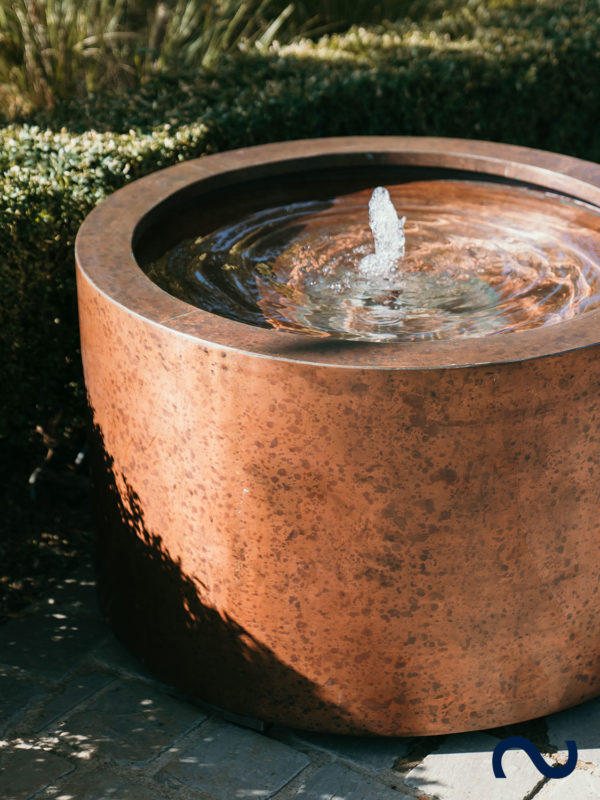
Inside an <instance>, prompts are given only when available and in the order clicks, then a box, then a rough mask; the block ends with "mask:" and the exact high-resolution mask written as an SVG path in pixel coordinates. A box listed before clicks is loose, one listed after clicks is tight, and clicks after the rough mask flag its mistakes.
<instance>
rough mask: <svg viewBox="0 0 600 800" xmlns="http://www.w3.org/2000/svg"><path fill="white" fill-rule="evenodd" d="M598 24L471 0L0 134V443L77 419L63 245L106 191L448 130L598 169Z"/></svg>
mask: <svg viewBox="0 0 600 800" xmlns="http://www.w3.org/2000/svg"><path fill="white" fill-rule="evenodd" d="M599 17H600V14H599V6H598V2H596V0H588V2H579V0H577V2H575V0H566V2H560V3H559V2H556V0H552V1H551V2H548V0H542V2H536V3H517V4H514V3H511V2H509V0H505V2H504V3H501V2H488V3H483V2H479V3H472V2H471V3H469V4H467V5H466V6H465V7H463V8H462V9H460V10H459V11H456V12H453V13H446V14H444V15H443V16H442V17H441V18H440V19H438V20H433V21H428V22H424V23H422V24H419V25H417V24H416V23H411V22H409V21H405V22H402V23H397V24H395V25H387V26H386V27H380V28H369V29H363V28H355V29H352V30H350V31H349V32H348V33H346V34H343V35H342V34H340V35H335V36H330V37H325V38H323V39H321V40H319V41H317V42H310V41H305V42H300V43H298V44H294V45H289V46H286V47H274V48H271V49H270V50H269V52H267V53H259V52H257V51H252V52H249V53H245V54H240V55H239V56H236V57H228V58H227V59H224V60H222V61H221V62H220V63H219V65H218V67H217V68H216V69H214V70H212V71H210V72H203V73H202V74H198V75H194V74H184V75H179V76H162V77H157V78H156V79H154V80H152V81H151V82H149V83H148V84H146V85H145V86H144V87H142V89H141V90H139V91H138V92H129V93H126V94H123V95H121V96H119V97H89V98H88V100H87V101H86V102H85V103H83V104H82V103H78V104H73V105H68V104H67V105H63V106H61V107H58V108H56V109H55V110H54V111H53V112H52V113H51V114H49V113H44V114H42V113H40V114H37V115H35V116H32V117H30V118H28V119H23V120H20V121H19V122H13V123H10V124H8V123H7V124H5V125H4V127H2V128H0V175H1V177H0V252H1V253H2V262H1V263H0V307H1V308H2V312H1V316H2V327H1V329H0V360H1V363H2V364H3V366H4V383H5V386H6V387H7V391H5V392H3V393H2V402H1V404H0V436H2V435H9V436H10V437H11V438H19V437H20V438H22V437H23V435H24V434H26V433H27V432H30V431H31V430H33V428H34V426H35V424H36V423H38V424H42V425H43V424H44V423H45V422H46V420H47V419H49V418H50V417H51V416H54V414H55V413H56V412H57V411H59V410H63V411H64V412H65V419H69V418H72V417H73V415H77V414H79V413H81V411H82V408H83V389H82V383H81V372H80V365H79V353H78V339H77V322H76V306H75V296H74V281H73V275H74V269H73V258H72V246H73V241H74V238H75V235H76V232H77V229H78V228H79V225H80V224H81V222H82V220H83V218H84V217H85V215H86V214H87V213H88V212H89V211H90V210H91V209H92V208H93V206H94V205H96V204H97V203H98V202H99V201H100V200H101V199H102V198H103V197H104V196H106V194H108V193H110V192H112V191H114V190H115V189H116V188H118V187H120V186H122V185H123V184H125V183H126V182H128V181H130V180H133V179H135V178H137V177H140V176H142V175H144V174H146V173H148V172H151V171H154V170H156V169H160V168H162V167H165V166H168V165H170V164H173V163H175V162H177V161H182V160H185V159H188V158H193V157H196V156H201V155H204V154H207V153H211V152H215V151H219V150H224V149H229V148H233V147H239V146H248V145H252V144H259V143H263V142H268V141H278V140H284V139H294V138H303V137H313V136H338V135H356V134H407V135H409V134H412V135H430V136H459V137H465V138H479V139H488V140H493V141H502V142H512V143H519V144H522V145H528V146H532V147H539V148H542V149H548V150H554V151H558V152H563V153H567V154H570V155H575V156H579V157H582V158H587V159H590V160H595V161H600V51H599V48H598V42H599V41H600V19H599Z"/></svg>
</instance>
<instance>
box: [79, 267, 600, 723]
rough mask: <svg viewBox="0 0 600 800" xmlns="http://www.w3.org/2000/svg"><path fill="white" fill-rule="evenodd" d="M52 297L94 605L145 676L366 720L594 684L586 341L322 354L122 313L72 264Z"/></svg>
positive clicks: (575, 698)
mask: <svg viewBox="0 0 600 800" xmlns="http://www.w3.org/2000/svg"><path fill="white" fill-rule="evenodd" d="M78 296H79V305H80V322H81V340H82V354H83V360H84V369H85V381H86V386H87V391H88V399H89V406H90V413H91V435H92V441H91V444H92V447H91V451H92V458H93V477H94V482H95V488H96V499H97V506H98V514H99V516H98V526H99V531H98V569H99V585H100V592H101V603H102V608H103V610H104V613H105V614H106V617H107V619H108V620H109V621H110V623H111V625H112V626H113V628H114V629H115V631H116V632H117V634H118V635H119V636H120V637H121V638H122V639H123V640H125V641H126V642H127V643H128V645H129V646H130V647H132V648H133V650H134V651H135V652H137V654H138V655H139V656H140V657H141V658H142V659H143V660H145V661H146V662H147V663H148V664H149V665H150V666H151V667H152V668H154V669H155V670H156V671H157V672H158V673H159V674H160V675H161V676H162V677H163V678H165V679H167V680H169V681H172V682H174V683H175V684H176V685H178V686H180V687H182V688H183V689H185V690H187V691H189V692H191V693H192V694H195V695H197V696H199V697H201V698H203V699H205V700H207V701H209V702H211V703H214V704H217V705H219V706H222V707H224V708H228V709H231V710H234V711H236V712H238V713H243V714H246V715H249V716H254V717H258V718H261V719H264V720H267V721H274V722H280V723H283V724H287V725H293V726H297V727H300V728H305V729H315V730H324V731H331V732H346V733H359V732H363V733H373V734H385V735H413V734H415V735H416V734H437V733H445V732H448V731H450V730H453V731H458V730H468V729H476V728H480V729H481V728H489V727H493V726H498V725H502V724H505V723H508V722H514V721H516V720H519V719H528V718H531V717H537V716H540V715H543V714H546V713H550V712H553V711H555V710H557V709H559V708H563V707H567V706H569V705H573V704H574V703H577V702H579V701H583V700H585V699H588V698H589V697H592V696H594V695H597V694H598V693H599V692H600V648H599V647H598V644H599V642H600V613H599V612H600V598H599V596H598V586H599V584H600V559H599V558H598V551H599V544H598V542H599V527H600V516H599V514H598V507H599V500H600V474H599V472H600V470H599V464H600V440H599V437H598V419H599V400H598V397H599V393H598V387H599V383H600V359H599V353H598V348H597V347H587V348H582V349H579V350H573V351H571V352H566V353H561V354H559V355H553V356H547V357H543V358H536V359H530V360H524V361H516V362H513V363H503V364H496V365H492V366H487V365H483V366H476V367H460V368H439V369H437V368H429V369H390V368H382V369H378V368H350V367H340V366H327V365H323V364H311V363H302V362H300V361H291V360H285V359H278V358H272V357H266V356H261V355H255V354H252V353H249V352H245V351H244V350H243V349H236V348H227V347H224V346H220V345H214V344H210V343H208V342H206V341H202V340H200V339H197V338H195V337H194V336H191V335H186V334H185V333H184V332H181V331H174V330H172V329H170V328H169V327H167V326H164V325H161V324H157V323H155V322H151V321H149V320H145V319H143V318H142V317H141V316H139V315H137V314H135V313H132V312H131V311H130V310H128V309H127V308H125V307H123V306H122V305H120V304H118V303H116V302H114V301H113V300H111V299H109V298H108V297H107V296H106V295H105V294H104V293H103V292H101V291H99V290H98V289H97V288H96V287H95V286H94V284H93V283H91V282H90V281H89V279H88V278H87V277H86V276H85V275H84V274H83V273H82V272H81V271H79V273H78ZM382 346H383V347H385V345H382Z"/></svg>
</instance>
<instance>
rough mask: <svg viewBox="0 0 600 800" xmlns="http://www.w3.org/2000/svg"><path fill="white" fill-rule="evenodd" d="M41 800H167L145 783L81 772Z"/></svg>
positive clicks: (109, 775) (43, 795)
mask: <svg viewBox="0 0 600 800" xmlns="http://www.w3.org/2000/svg"><path fill="white" fill-rule="evenodd" d="M36 800H38V799H37V798H36ZM40 800H165V797H164V795H163V794H161V793H156V792H154V791H152V790H151V789H148V787H147V785H146V783H145V782H139V783H133V782H132V781H129V780H126V779H125V778H123V777H121V776H119V775H112V774H108V775H107V774H105V773H104V772H102V773H98V772H83V773H81V772H80V773H78V774H75V775H74V776H72V777H71V776H69V777H67V778H66V780H65V782H64V783H61V785H60V788H52V789H51V790H48V791H47V792H45V793H44V794H42V795H41V796H40Z"/></svg>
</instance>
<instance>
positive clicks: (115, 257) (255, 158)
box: [75, 136, 600, 370]
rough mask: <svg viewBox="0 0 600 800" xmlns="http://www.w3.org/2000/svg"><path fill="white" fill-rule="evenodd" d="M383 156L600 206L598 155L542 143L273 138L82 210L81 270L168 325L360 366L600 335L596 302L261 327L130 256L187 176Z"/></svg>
mask: <svg viewBox="0 0 600 800" xmlns="http://www.w3.org/2000/svg"><path fill="white" fill-rule="evenodd" d="M385 164H390V165H392V164H393V165H402V166H411V167H436V168H442V169H457V170H464V171H470V172H474V173H480V174H481V175H482V177H485V176H486V175H488V176H496V177H500V178H505V179H508V180H511V181H520V182H524V183H531V184H535V185H537V186H539V187H540V188H541V189H542V190H547V191H551V192H556V193H559V194H563V195H568V196H570V197H572V198H575V199H579V200H582V201H584V202H586V203H590V204H591V205H594V206H598V207H600V165H598V164H594V163H592V162H588V161H583V160H581V159H577V158H574V157H572V156H564V155H559V154H556V153H551V152H547V151H543V150H536V149H532V148H527V147H521V146H517V145H508V144H501V143H496V142H485V141H481V140H470V139H449V138H433V137H405V136H363V137H335V138H325V139H304V140H295V141H288V142H276V143H272V144H266V145H257V146H253V147H247V148H240V149H237V150H230V151H225V152H222V153H217V154H215V155H209V156H203V157H201V158H197V159H193V160H190V161H186V162H182V163H180V164H177V165H175V166H172V167H167V168H165V169H161V170H158V171H156V172H153V173H151V174H149V175H146V176H145V177H143V178H139V179H137V180H135V181H132V182H131V183H130V184H128V185H127V186H125V187H123V188H122V189H119V190H117V191H116V192H114V193H113V194H111V195H110V196H109V197H108V198H106V199H105V200H103V201H102V202H101V203H100V204H99V205H98V206H96V208H95V209H94V210H93V211H92V212H91V213H90V214H89V215H88V216H87V217H86V219H85V221H84V223H83V224H82V226H81V228H80V230H79V232H78V234H77V238H76V242H75V260H76V265H77V270H78V273H79V276H80V278H81V279H85V280H87V281H89V282H90V283H91V284H93V285H94V286H95V287H96V289H97V290H98V291H99V292H100V293H101V294H102V295H103V296H104V297H105V298H106V299H107V300H109V301H110V302H111V303H114V304H116V305H117V306H120V307H121V308H122V309H123V310H125V311H126V312H128V313H130V314H133V315H136V316H138V317H140V318H142V319H143V320H144V321H146V322H148V323H151V324H153V325H156V326H159V327H160V328H166V329H168V330H170V331H172V332H173V334H177V335H180V336H182V337H184V338H191V339H194V340H196V341H198V342H200V343H202V344H204V345H206V346H212V347H218V348H220V349H226V350H234V351H240V352H242V353H244V354H246V355H253V356H256V357H262V358H270V359H275V360H278V361H291V362H299V363H304V364H314V365H317V366H332V367H348V368H360V369H409V370H410V369H439V368H452V367H467V366H480V365H481V366H483V365H494V364H502V363H512V362H519V361H525V360H529V359H532V358H540V357H546V356H552V355H558V354H560V353H565V352H568V351H570V350H576V349H580V348H584V347H590V346H593V345H596V344H598V343H600V311H589V312H586V313H583V314H581V315H578V316H575V317H574V318H572V319H569V320H565V321H563V322H560V323H555V324H553V325H548V326H541V327H538V328H534V329H532V330H526V331H516V332H513V333H503V334H499V335H497V336H482V337H477V338H476V337H473V338H463V339H460V338H458V339H448V340H439V341H416V342H377V343H369V342H354V341H348V340H339V339H335V338H329V337H327V338H325V337H323V338H321V337H315V336H311V335H308V334H299V333H291V332H288V331H282V330H276V329H272V328H259V327H256V326H254V325H250V324H248V323H243V322H237V321H235V320H231V319H228V318H226V317H222V316H219V315H217V314H214V313H211V312H208V311H204V310H203V309H200V308H198V307H197V306H194V305H191V304H189V303H186V302H185V301H183V300H180V299H178V298H176V297H174V296H173V295H170V294H168V293H167V292H165V291H164V290H163V289H161V288H160V287H159V286H158V285H157V284H155V283H153V281H152V280H151V279H150V278H148V276H147V275H146V273H145V272H144V271H143V270H142V268H141V267H140V265H139V264H138V262H137V260H136V258H135V255H134V247H135V241H136V238H137V237H139V235H140V231H141V230H142V229H144V228H145V229H147V228H148V227H149V226H150V225H151V224H154V222H155V221H156V219H159V218H160V209H161V206H163V205H164V204H165V202H166V201H167V200H171V201H172V200H176V199H177V195H178V194H183V193H184V192H185V191H186V190H189V188H190V187H191V186H193V187H194V189H195V190H198V189H202V188H203V187H205V190H206V192H207V193H208V192H210V191H211V190H213V189H217V188H222V187H226V186H233V185H235V183H236V182H241V181H247V180H254V179H257V178H258V179H260V178H261V177H270V176H273V175H285V174H293V173H299V172H301V171H302V170H304V169H306V168H311V169H315V168H318V169H328V168H329V169H333V168H336V167H352V166H365V165H378V166H381V165H385ZM157 214H158V217H157V216H156V215H157ZM151 220H152V221H151Z"/></svg>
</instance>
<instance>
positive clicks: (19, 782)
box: [0, 745, 74, 800]
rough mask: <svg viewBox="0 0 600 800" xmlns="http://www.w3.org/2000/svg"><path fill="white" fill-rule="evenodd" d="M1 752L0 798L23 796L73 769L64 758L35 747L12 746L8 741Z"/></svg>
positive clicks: (10, 799) (11, 799)
mask: <svg viewBox="0 0 600 800" xmlns="http://www.w3.org/2000/svg"><path fill="white" fill-rule="evenodd" d="M0 755H1V758H2V762H1V763H2V766H0V797H1V798H2V800H25V798H27V797H30V796H31V795H32V794H34V793H35V792H39V791H41V790H42V789H44V788H45V787H46V786H48V785H49V784H50V783H52V782H53V781H56V780H57V779H58V778H60V777H61V776H63V775H66V774H67V773H68V772H71V771H72V770H73V769H74V767H73V765H72V764H71V763H70V762H69V761H68V760H67V759H66V758H62V757H60V756H57V755H55V754H54V753H49V752H46V751H45V750H41V749H37V748H35V747H28V748H18V749H12V748H11V746H10V745H9V746H8V747H6V748H4V749H3V750H2V751H0Z"/></svg>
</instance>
